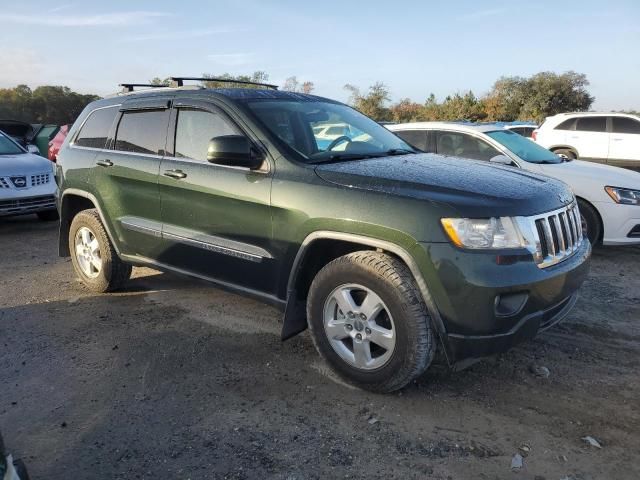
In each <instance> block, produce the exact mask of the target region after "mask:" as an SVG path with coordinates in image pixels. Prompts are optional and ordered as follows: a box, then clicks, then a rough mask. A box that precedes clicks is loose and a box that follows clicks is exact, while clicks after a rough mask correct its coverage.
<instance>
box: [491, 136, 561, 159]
mask: <svg viewBox="0 0 640 480" xmlns="http://www.w3.org/2000/svg"><path fill="white" fill-rule="evenodd" d="M486 134H487V135H488V136H489V137H491V138H493V139H494V140H495V141H496V142H498V143H500V144H502V145H503V146H505V147H506V148H507V150H509V151H511V152H513V153H515V154H516V155H517V156H518V157H520V158H521V159H522V160H524V161H526V162H529V163H562V159H561V158H560V157H558V156H557V155H556V154H555V153H553V152H550V151H549V150H547V149H546V148H543V147H541V146H540V145H538V144H537V143H535V142H532V141H531V140H528V139H526V138H524V137H523V136H522V135H518V134H517V133H513V131H509V130H496V131H494V132H486Z"/></svg>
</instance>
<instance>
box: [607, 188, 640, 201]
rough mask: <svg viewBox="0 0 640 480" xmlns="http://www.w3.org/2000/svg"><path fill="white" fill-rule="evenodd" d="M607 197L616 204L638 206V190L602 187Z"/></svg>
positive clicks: (639, 192)
mask: <svg viewBox="0 0 640 480" xmlns="http://www.w3.org/2000/svg"><path fill="white" fill-rule="evenodd" d="M604 189H605V190H606V192H607V193H608V194H609V196H610V197H611V198H612V199H613V201H614V202H616V203H621V204H624V205H640V190H630V189H628V188H618V187H604Z"/></svg>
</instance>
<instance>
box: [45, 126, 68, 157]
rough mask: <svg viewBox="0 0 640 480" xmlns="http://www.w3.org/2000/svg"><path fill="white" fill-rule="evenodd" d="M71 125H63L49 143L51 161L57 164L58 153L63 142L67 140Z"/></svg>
mask: <svg viewBox="0 0 640 480" xmlns="http://www.w3.org/2000/svg"><path fill="white" fill-rule="evenodd" d="M70 128H71V125H62V126H61V127H60V130H58V133H57V134H56V136H55V137H53V139H52V140H51V141H50V142H49V155H48V157H49V160H51V161H52V162H55V161H56V160H57V159H58V152H59V151H60V147H61V146H62V142H64V139H65V138H67V134H68V133H69V129H70Z"/></svg>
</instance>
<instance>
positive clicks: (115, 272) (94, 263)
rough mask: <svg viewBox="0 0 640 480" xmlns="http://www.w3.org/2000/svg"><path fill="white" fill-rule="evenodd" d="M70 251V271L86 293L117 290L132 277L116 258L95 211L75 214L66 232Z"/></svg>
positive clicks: (127, 268)
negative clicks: (84, 287)
mask: <svg viewBox="0 0 640 480" xmlns="http://www.w3.org/2000/svg"><path fill="white" fill-rule="evenodd" d="M69 251H70V252H71V261H72V263H73V268H74V269H75V271H76V273H77V274H78V276H79V277H80V279H81V280H82V283H84V284H85V286H86V287H87V288H89V290H91V291H94V292H100V293H102V292H109V291H113V290H117V289H118V288H119V287H120V286H122V284H123V283H124V282H125V281H126V280H127V279H128V278H129V277H130V276H131V265H128V264H126V263H124V262H123V261H122V260H120V258H119V257H118V255H117V253H116V251H115V248H114V247H113V245H112V244H111V241H110V240H109V237H108V236H107V232H106V231H105V229H104V227H103V225H102V222H101V221H100V216H99V215H98V211H97V210H95V209H91V210H83V211H82V212H80V213H78V214H77V215H76V216H75V217H74V219H73V221H72V222H71V227H70V229H69Z"/></svg>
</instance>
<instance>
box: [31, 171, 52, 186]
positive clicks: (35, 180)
mask: <svg viewBox="0 0 640 480" xmlns="http://www.w3.org/2000/svg"><path fill="white" fill-rule="evenodd" d="M49 177H50V175H49V174H48V173H41V174H39V175H31V186H32V187H37V186H38V185H45V184H47V183H49V180H50V178H49Z"/></svg>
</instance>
